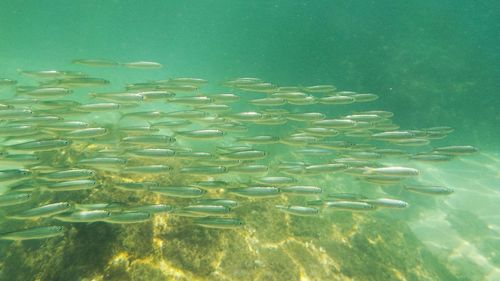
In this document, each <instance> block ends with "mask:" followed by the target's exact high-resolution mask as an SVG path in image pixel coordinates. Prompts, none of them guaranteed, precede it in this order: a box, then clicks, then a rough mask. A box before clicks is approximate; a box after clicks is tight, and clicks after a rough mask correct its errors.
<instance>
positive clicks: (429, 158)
mask: <svg viewBox="0 0 500 281" xmlns="http://www.w3.org/2000/svg"><path fill="white" fill-rule="evenodd" d="M410 159H413V160H417V161H424V162H445V161H450V160H452V159H453V156H452V155H447V154H440V153H419V154H414V155H411V156H410Z"/></svg>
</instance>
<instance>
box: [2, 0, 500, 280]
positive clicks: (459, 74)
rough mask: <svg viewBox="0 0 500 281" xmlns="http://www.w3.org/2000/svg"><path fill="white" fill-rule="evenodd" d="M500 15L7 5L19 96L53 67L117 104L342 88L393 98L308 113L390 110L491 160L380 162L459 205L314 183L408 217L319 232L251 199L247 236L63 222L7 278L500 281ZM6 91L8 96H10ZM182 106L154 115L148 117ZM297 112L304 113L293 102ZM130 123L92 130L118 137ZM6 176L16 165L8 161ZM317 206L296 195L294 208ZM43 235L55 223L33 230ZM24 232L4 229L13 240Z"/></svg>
mask: <svg viewBox="0 0 500 281" xmlns="http://www.w3.org/2000/svg"><path fill="white" fill-rule="evenodd" d="M499 19H500V4H499V3H498V2H497V1H481V2H480V3H479V2H478V3H476V2H473V1H429V0H427V1H324V0H323V1H286V0H282V1H226V0H220V1H215V0H214V1H208V0H206V1H205V0H201V1H191V0H189V1H157V0H155V1H118V0H116V1H95V0H92V1H71V3H69V1H60V0H58V1H34V0H30V1H8V0H5V1H2V2H1V3H0V78H11V79H15V80H18V82H19V84H20V85H23V84H27V85H33V80H31V79H28V78H27V77H24V76H21V75H20V74H19V73H18V71H17V70H46V69H58V70H75V71H85V72H88V73H91V74H92V76H95V77H103V78H105V79H108V80H110V81H111V85H110V86H108V87H107V88H106V89H105V90H106V91H119V90H120V89H122V87H123V85H125V84H128V83H136V82H144V81H151V80H161V79H166V78H172V77H199V78H203V79H206V80H208V81H209V84H208V85H207V86H205V87H203V88H202V90H201V92H202V93H205V92H206V93H219V92H231V89H227V88H224V87H222V86H221V83H222V82H223V81H227V80H230V79H235V78H238V77H259V78H262V79H264V80H265V81H270V82H272V83H275V84H277V85H280V86H310V85H317V84H333V85H335V86H336V87H337V88H338V89H340V90H348V91H356V92H370V93H375V94H377V95H379V97H380V98H379V99H378V100H376V101H374V102H371V103H359V104H352V105H346V106H339V107H329V106H325V105H311V106H309V107H307V110H306V111H320V112H323V113H325V114H328V115H330V116H340V115H347V114H350V113H352V112H355V111H361V110H387V111H391V112H393V113H394V117H393V118H392V119H393V121H394V123H397V124H399V125H401V128H405V129H419V128H426V127H432V126H451V127H453V128H454V129H455V131H454V132H453V133H451V134H450V135H449V136H448V137H447V138H445V139H442V140H433V141H432V144H431V146H429V147H433V146H444V145H473V146H475V147H477V148H478V149H479V150H480V153H478V154H475V155H471V156H466V157H461V158H459V159H454V160H453V161H450V162H446V163H440V164H434V163H431V164H428V163H415V162H411V164H408V162H407V161H405V160H404V159H403V160H402V159H392V158H391V159H389V160H386V161H384V164H391V165H405V164H408V165H409V166H410V167H414V168H417V169H419V170H420V171H421V176H420V177H419V181H423V182H430V183H433V184H440V185H446V186H452V187H453V188H454V189H455V192H454V193H453V194H452V195H450V196H445V197H434V196H429V195H420V194H415V193H408V192H404V191H402V190H401V188H398V187H394V186H388V187H379V186H376V185H372V184H368V183H366V182H361V181H359V180H353V179H352V178H351V177H348V176H336V175H335V176H333V175H325V176H321V177H317V178H316V177H314V178H311V177H309V178H304V179H301V181H300V183H301V184H302V183H304V184H310V185H319V186H324V187H325V190H327V191H329V192H356V193H362V194H364V195H366V196H372V197H377V196H378V197H381V196H385V197H392V198H398V199H401V200H405V201H407V202H409V203H410V207H409V208H406V209H404V210H395V211H392V210H381V211H377V212H374V213H369V214H364V213H363V214H359V213H351V212H338V213H332V212H330V213H327V214H324V215H322V216H321V217H318V218H314V219H310V218H308V217H295V216H289V215H284V214H282V213H279V212H277V211H275V210H272V211H270V210H271V209H273V208H274V205H276V204H280V203H283V202H282V201H280V200H281V199H270V200H269V201H266V200H263V201H258V200H257V201H252V200H250V202H252V204H245V205H244V206H242V207H241V208H238V209H236V210H235V212H236V214H237V215H238V216H239V217H241V218H243V219H244V220H245V221H246V225H245V227H244V228H242V229H238V230H229V231H225V230H223V231H221V230H214V229H205V228H200V227H198V226H194V225H193V224H192V222H191V221H190V220H185V219H177V218H174V219H171V220H169V218H168V216H167V217H166V218H164V220H166V221H168V223H166V224H165V223H158V222H156V223H155V224H151V223H147V224H145V225H130V226H120V225H119V226H116V225H110V224H105V223H91V224H83V225H82V224H77V225H72V224H66V226H67V228H68V231H67V233H66V234H65V235H64V236H63V237H62V238H61V237H58V238H52V239H47V240H34V241H24V242H20V243H17V242H15V243H12V242H5V241H1V242H0V280H22V281H24V280H498V279H499V278H500V257H499V253H500V242H499V241H500V240H499V232H500V216H499V215H498V214H497V211H498V210H497V209H498V208H497V205H498V204H497V202H498V199H499V198H500V191H499V189H498V182H499V175H500V174H499V169H500V154H499V153H498V152H499V151H500V142H499V141H498V139H499V137H500V130H499V129H498V124H499V121H500V119H499V114H498V108H500V98H499V95H498V91H499V90H500V87H499V82H498V77H500V58H499V54H500V52H499V47H498V46H499V43H500V42H499V39H498V36H496V35H497V34H498V31H499V30H500V21H499ZM81 58H83V59H85V58H104V59H110V60H115V61H118V62H128V61H139V60H146V61H156V62H159V63H161V64H163V66H164V67H163V68H161V69H158V70H136V69H127V68H112V69H110V68H89V67H86V66H81V65H75V64H71V61H72V60H74V59H81ZM92 90H94V89H92ZM0 91H1V92H0V94H1V95H3V96H2V100H5V99H7V100H8V99H10V98H13V95H11V94H10V92H8V91H7V90H4V89H1V90H0ZM89 91H91V90H87V89H77V90H75V93H74V95H75V99H76V100H78V101H81V102H88V101H89V98H88V96H87V93H88V92H89ZM238 94H240V95H242V96H243V95H245V93H242V92H238ZM261 97H263V95H262V94H255V93H250V94H248V96H246V97H245V98H244V99H243V102H240V103H237V104H235V105H232V106H233V109H234V110H235V111H236V112H238V111H245V110H247V111H248V110H250V109H249V108H251V109H252V110H253V109H255V107H249V106H248V104H247V103H245V102H247V101H248V100H249V99H254V98H261ZM172 108H173V107H170V105H165V104H161V105H158V104H155V105H151V104H150V105H147V106H145V107H144V110H147V109H150V110H151V109H157V110H158V109H164V110H171V109H172ZM176 108H177V107H176ZM178 108H183V107H178ZM283 108H286V109H287V110H289V111H291V112H304V109H303V108H302V107H301V109H298V107H296V106H293V105H286V106H284V107H283ZM117 118H118V117H117V116H115V115H112V114H109V115H103V116H98V115H96V116H86V117H84V118H82V120H90V121H92V120H93V121H96V120H100V121H99V122H103V121H102V120H104V121H106V122H109V123H113V122H115V121H116V120H117ZM293 126H294V125H289V124H287V125H282V126H277V127H271V126H264V127H263V126H256V125H251V126H249V128H250V132H251V133H252V134H254V135H255V134H273V133H274V134H277V135H280V136H283V135H285V134H287V133H289V132H290V131H292V130H293V129H294V128H293ZM250 135H251V134H250ZM213 145H214V143H213V142H212V143H209V144H208V145H207V146H213ZM192 147H196V148H198V149H203V148H204V147H205V144H204V143H195V144H192ZM260 147H261V148H262V149H263V150H266V151H267V152H269V153H270V155H272V156H273V157H274V155H278V156H279V155H288V154H289V151H290V148H289V147H287V146H284V145H277V146H273V145H268V146H260ZM408 150H409V151H411V152H415V151H420V150H419V148H408ZM286 158H287V157H284V159H283V160H285V159H286ZM313 160H324V161H326V160H328V159H327V158H321V159H313ZM2 168H9V166H6V164H3V163H2ZM231 179H232V180H235V181H247V180H248V176H242V175H236V176H234V178H231ZM50 196H52V195H50ZM50 196H49V195H43V196H42V198H43V200H44V203H45V202H56V201H63V200H68V201H75V202H81V201H85V200H88V199H89V198H91V200H89V201H86V202H90V201H92V199H94V200H96V202H97V201H99V200H101V201H102V200H108V201H110V202H115V201H133V202H141V200H142V199H141V198H140V197H138V196H137V195H129V194H122V193H120V194H118V195H117V194H114V193H103V194H97V195H95V196H94V197H88V194H84V193H78V194H77V195H68V194H63V195H59V194H57V195H54V197H50ZM148 196H149V195H148ZM147 198H148V199H151V198H150V197H147ZM287 200H288V199H287ZM243 201H244V200H243ZM305 201H306V199H304V198H301V197H291V199H289V200H288V201H287V202H288V203H293V204H304V203H305ZM176 202H177V201H176V200H172V199H167V200H165V202H162V203H168V204H174V205H175V204H176ZM182 202H186V201H182ZM245 202H247V201H245ZM33 206H36V204H33ZM0 220H1V219H0ZM49 222H50V221H49ZM38 223H40V224H42V223H44V221H36V222H34V223H31V225H30V226H34V225H37V224H38ZM23 227H24V224H23V223H22V222H15V223H12V222H2V223H1V224H0V233H2V232H5V231H12V230H13V229H18V228H23Z"/></svg>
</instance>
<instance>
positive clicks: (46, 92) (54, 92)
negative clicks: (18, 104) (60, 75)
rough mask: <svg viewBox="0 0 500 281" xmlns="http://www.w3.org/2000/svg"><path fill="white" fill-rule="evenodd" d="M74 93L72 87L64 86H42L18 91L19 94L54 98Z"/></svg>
mask: <svg viewBox="0 0 500 281" xmlns="http://www.w3.org/2000/svg"><path fill="white" fill-rule="evenodd" d="M71 93H73V91H72V90H71V89H67V88H63V87H42V88H35V89H32V90H28V91H22V92H18V94H22V95H27V96H32V97H37V98H45V97H49V98H53V97H64V96H67V95H69V94H71Z"/></svg>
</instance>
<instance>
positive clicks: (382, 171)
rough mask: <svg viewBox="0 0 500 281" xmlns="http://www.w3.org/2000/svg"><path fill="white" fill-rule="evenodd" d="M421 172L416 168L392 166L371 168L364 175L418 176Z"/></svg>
mask: <svg viewBox="0 0 500 281" xmlns="http://www.w3.org/2000/svg"><path fill="white" fill-rule="evenodd" d="M419 174H420V172H419V171H418V170H417V169H414V168H408V167H400V166H392V167H382V168H369V169H368V171H366V172H365V173H364V175H379V176H395V177H413V176H418V175H419Z"/></svg>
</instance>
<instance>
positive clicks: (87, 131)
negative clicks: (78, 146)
mask: <svg viewBox="0 0 500 281" xmlns="http://www.w3.org/2000/svg"><path fill="white" fill-rule="evenodd" d="M107 134H109V130H108V129H107V128H102V127H95V128H84V129H77V130H73V131H69V132H65V133H63V134H62V136H63V137H64V138H68V139H92V138H97V137H102V136H105V135H107Z"/></svg>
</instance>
